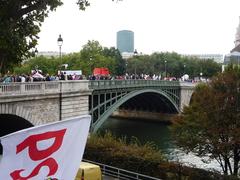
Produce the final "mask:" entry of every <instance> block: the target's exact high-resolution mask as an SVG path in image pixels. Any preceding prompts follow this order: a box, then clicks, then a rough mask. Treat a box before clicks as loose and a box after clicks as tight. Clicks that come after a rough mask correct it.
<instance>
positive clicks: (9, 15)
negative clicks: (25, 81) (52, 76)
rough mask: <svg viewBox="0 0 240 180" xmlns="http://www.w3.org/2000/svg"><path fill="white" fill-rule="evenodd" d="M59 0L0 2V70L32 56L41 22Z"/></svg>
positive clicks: (6, 0)
mask: <svg viewBox="0 0 240 180" xmlns="http://www.w3.org/2000/svg"><path fill="white" fill-rule="evenodd" d="M61 4H62V2H61V1H60V0H44V1H43V0H29V1H15V0H2V1H1V5H0V69H1V71H2V72H3V73H4V72H6V70H7V69H8V68H9V67H11V66H12V65H15V64H18V63H20V62H21V61H22V60H23V58H26V57H29V56H31V55H32V52H31V51H30V50H31V49H33V48H34V47H35V46H36V44H37V39H38V36H37V34H38V33H39V32H40V26H41V23H42V22H43V21H44V18H45V17H47V15H48V12H49V11H53V10H55V9H56V7H58V6H60V5H61Z"/></svg>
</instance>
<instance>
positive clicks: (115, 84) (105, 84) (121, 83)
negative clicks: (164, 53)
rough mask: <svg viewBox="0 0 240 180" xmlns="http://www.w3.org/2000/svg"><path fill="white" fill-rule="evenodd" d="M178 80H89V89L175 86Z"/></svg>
mask: <svg viewBox="0 0 240 180" xmlns="http://www.w3.org/2000/svg"><path fill="white" fill-rule="evenodd" d="M179 85H180V84H179V81H158V80H139V79H138V80H114V81H113V80H100V81H90V82H89V88H90V89H114V88H126V87H152V86H158V87H161V86H165V87H166V86H177V87H179Z"/></svg>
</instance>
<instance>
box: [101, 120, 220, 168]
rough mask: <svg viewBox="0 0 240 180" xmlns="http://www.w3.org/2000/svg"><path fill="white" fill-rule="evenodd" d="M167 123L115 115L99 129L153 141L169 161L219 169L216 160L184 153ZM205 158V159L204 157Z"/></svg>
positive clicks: (116, 134) (118, 135) (143, 141)
mask: <svg viewBox="0 0 240 180" xmlns="http://www.w3.org/2000/svg"><path fill="white" fill-rule="evenodd" d="M169 127H170V126H169V125H168V124H166V123H159V122H154V121H146V120H142V119H137V120H136V119H122V118H117V117H111V118H109V119H108V120H107V121H106V122H105V123H104V124H103V126H102V128H101V129H100V131H101V132H105V131H110V132H112V133H113V134H114V135H115V136H116V137H119V138H121V137H126V139H128V140H129V139H130V138H131V137H136V138H137V139H138V140H139V141H140V142H141V143H143V144H144V143H146V142H153V143H154V144H155V145H157V147H158V148H159V149H160V150H161V152H162V153H163V154H164V155H165V156H166V157H167V159H169V160H171V161H178V162H181V163H183V164H186V165H189V166H194V167H198V168H203V169H206V170H212V169H214V170H216V171H221V168H220V166H219V165H218V163H217V162H216V161H212V162H211V163H208V164H206V163H204V162H203V161H202V160H201V159H200V158H199V157H197V156H195V155H194V154H191V153H189V154H186V153H184V152H183V151H181V149H179V148H178V147H177V146H176V145H175V144H174V140H173V139H172V138H171V133H170V130H169ZM205 160H207V159H205Z"/></svg>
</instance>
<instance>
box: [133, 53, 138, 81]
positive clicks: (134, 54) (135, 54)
mask: <svg viewBox="0 0 240 180" xmlns="http://www.w3.org/2000/svg"><path fill="white" fill-rule="evenodd" d="M137 54H138V52H137V50H136V49H135V50H134V52H133V56H134V57H135V56H137ZM134 60H135V64H134V79H136V59H134Z"/></svg>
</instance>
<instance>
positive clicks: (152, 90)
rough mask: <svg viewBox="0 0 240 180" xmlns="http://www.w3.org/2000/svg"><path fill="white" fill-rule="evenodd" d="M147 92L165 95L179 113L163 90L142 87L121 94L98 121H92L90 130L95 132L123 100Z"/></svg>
mask: <svg viewBox="0 0 240 180" xmlns="http://www.w3.org/2000/svg"><path fill="white" fill-rule="evenodd" d="M147 92H153V93H157V94H160V95H162V96H164V97H166V98H167V99H168V100H169V101H170V103H171V104H172V105H173V106H174V108H175V109H176V111H177V112H178V113H179V112H180V110H179V108H178V105H177V104H175V103H174V101H173V100H172V98H171V97H170V96H169V95H167V94H166V93H165V92H164V91H162V90H154V89H143V90H136V91H132V92H130V93H128V94H126V95H125V96H123V97H122V98H120V99H119V100H118V101H117V102H116V103H114V104H113V105H112V106H111V108H109V109H108V110H107V111H105V112H104V113H103V115H102V116H101V117H100V119H99V120H98V121H96V123H94V124H93V125H92V127H91V131H92V133H96V132H97V130H98V129H99V128H100V127H101V125H102V124H103V123H104V122H105V121H106V120H107V118H108V117H109V116H110V115H111V114H112V113H113V112H114V111H115V110H116V109H117V108H118V107H119V106H121V105H122V104H123V103H124V102H126V101H127V100H129V99H131V98H132V97H134V96H137V95H139V94H142V93H147Z"/></svg>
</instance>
